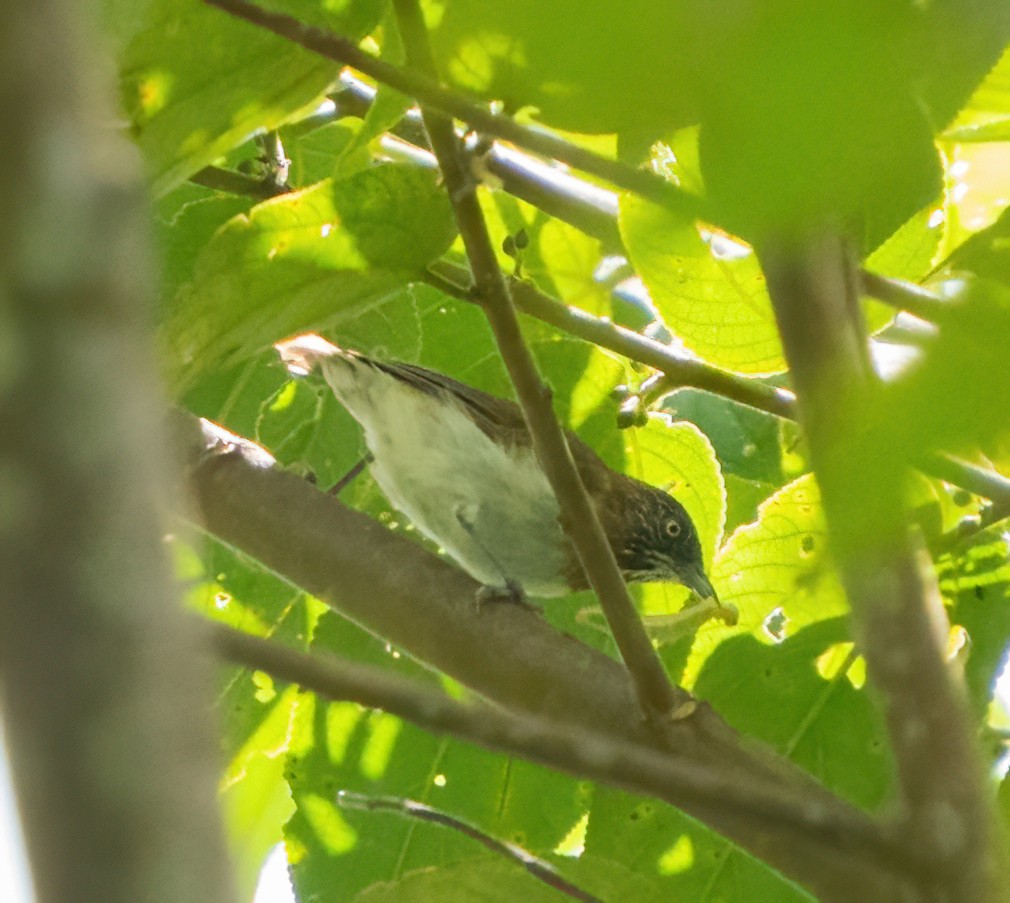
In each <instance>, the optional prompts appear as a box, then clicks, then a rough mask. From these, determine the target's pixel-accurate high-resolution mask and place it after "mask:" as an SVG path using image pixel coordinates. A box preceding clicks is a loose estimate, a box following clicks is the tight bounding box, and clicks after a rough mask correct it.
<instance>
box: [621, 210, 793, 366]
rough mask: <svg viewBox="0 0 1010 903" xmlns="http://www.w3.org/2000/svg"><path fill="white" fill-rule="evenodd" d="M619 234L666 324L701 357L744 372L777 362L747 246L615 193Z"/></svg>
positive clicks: (759, 278) (757, 270)
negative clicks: (617, 201)
mask: <svg viewBox="0 0 1010 903" xmlns="http://www.w3.org/2000/svg"><path fill="white" fill-rule="evenodd" d="M620 203H621V208H620V227H621V237H622V239H623V240H624V245H625V248H627V251H628V256H629V258H630V260H631V262H632V264H633V265H634V267H635V270H636V271H637V273H638V275H639V276H641V278H642V281H643V282H644V283H645V286H646V288H647V289H648V290H649V295H650V296H651V298H652V300H653V302H654V303H655V305H656V308H657V310H658V311H659V315H660V317H661V318H662V319H663V322H664V323H665V325H666V327H667V328H668V329H669V330H670V331H671V332H672V333H673V334H674V335H676V336H677V337H678V338H679V339H680V340H681V341H682V342H683V343H684V344H685V345H686V346H687V347H688V348H689V349H690V350H691V351H693V352H694V353H695V354H697V355H698V356H699V357H701V358H702V359H703V360H705V361H707V362H708V363H711V364H715V365H716V366H718V367H724V368H725V369H727V370H733V371H735V372H737V373H745V374H748V375H758V374H770V373H778V372H781V371H783V370H784V369H785V360H784V359H783V357H782V345H781V343H780V341H779V337H778V330H777V329H776V327H775V315H774V313H773V312H772V307H771V300H770V299H769V297H768V291H767V288H766V287H765V280H764V275H763V273H762V272H761V267H760V265H759V264H758V262H757V258H756V257H755V255H754V253H753V251H752V250H751V249H750V248H748V247H746V246H744V245H741V244H738V243H737V242H734V241H732V240H730V239H728V238H726V237H725V236H722V235H718V234H714V233H709V232H706V231H704V230H699V228H698V226H697V225H695V223H694V222H692V221H691V220H689V219H686V218H684V217H683V216H681V215H679V214H677V213H674V212H671V211H669V210H665V209H663V208H661V207H659V206H657V205H656V204H652V203H650V202H649V201H645V200H642V199H641V198H637V197H635V196H633V195H629V194H624V195H622V196H621V202H620Z"/></svg>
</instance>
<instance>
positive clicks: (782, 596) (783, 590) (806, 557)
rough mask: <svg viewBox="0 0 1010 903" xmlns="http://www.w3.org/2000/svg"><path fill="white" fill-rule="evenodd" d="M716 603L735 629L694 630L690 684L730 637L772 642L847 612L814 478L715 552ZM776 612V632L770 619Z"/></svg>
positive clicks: (774, 499)
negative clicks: (734, 616)
mask: <svg viewBox="0 0 1010 903" xmlns="http://www.w3.org/2000/svg"><path fill="white" fill-rule="evenodd" d="M711 578H712V583H713V585H714V586H715V589H716V592H718V594H719V599H720V600H721V601H722V602H723V603H725V604H728V605H733V606H735V607H736V608H737V610H738V611H739V614H740V618H739V622H738V623H737V625H736V626H735V627H721V626H720V627H716V626H714V625H711V626H707V627H705V628H703V629H702V630H701V631H699V633H698V636H697V637H696V639H695V644H694V647H693V649H692V651H691V656H690V659H689V662H688V666H687V669H686V671H685V675H684V682H685V683H686V684H687V685H691V684H692V683H693V681H694V680H695V678H696V676H697V675H698V673H699V670H700V668H701V666H702V663H703V661H704V660H705V659H706V658H707V657H708V656H709V655H711V654H713V652H714V651H716V650H717V649H718V648H719V644H720V643H725V642H726V641H727V639H728V638H729V637H731V636H735V635H738V634H749V635H751V636H752V637H754V638H755V639H757V640H759V641H762V642H765V643H771V642H773V641H774V639H775V637H776V636H778V635H781V634H783V633H785V634H789V633H793V632H795V631H796V630H799V629H800V628H802V627H804V626H806V625H809V624H813V623H816V622H818V621H822V620H825V619H828V618H832V617H837V616H839V615H842V614H845V613H846V612H847V611H848V605H847V602H846V599H845V593H844V591H843V589H842V586H841V584H840V583H839V581H838V576H837V574H836V572H835V570H834V566H833V564H832V562H831V557H830V555H829V553H828V535H827V527H826V525H825V523H824V514H823V511H822V509H821V505H820V493H819V491H818V489H817V484H816V483H815V482H814V478H813V476H812V475H809V474H808V475H806V476H803V477H800V478H799V479H798V480H795V481H793V482H792V483H790V484H789V485H787V486H785V487H784V488H783V489H781V490H779V491H778V492H776V493H775V494H774V495H773V496H771V497H770V498H768V499H767V500H766V501H764V502H763V503H762V504H761V505H760V507H759V508H758V517H757V520H756V521H755V522H754V523H752V524H747V525H745V526H742V527H739V528H737V530H736V532H735V533H734V534H733V535H732V536H731V537H730V538H729V540H728V541H727V542H726V544H725V545H724V546H723V547H722V549H721V550H720V551H719V554H718V556H717V557H716V561H715V565H714V566H713V568H712V573H711ZM777 609H780V610H781V616H782V617H783V618H784V619H785V621H784V626H783V627H782V628H781V629H779V630H776V631H775V633H774V635H773V633H772V632H769V630H767V629H766V626H765V625H766V622H767V621H768V618H769V617H770V616H771V615H772V614H773V613H776V610H777Z"/></svg>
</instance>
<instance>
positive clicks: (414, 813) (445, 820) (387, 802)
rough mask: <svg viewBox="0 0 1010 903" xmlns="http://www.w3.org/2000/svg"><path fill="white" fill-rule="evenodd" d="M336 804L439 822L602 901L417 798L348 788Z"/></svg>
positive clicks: (556, 883)
mask: <svg viewBox="0 0 1010 903" xmlns="http://www.w3.org/2000/svg"><path fill="white" fill-rule="evenodd" d="M337 803H338V805H339V806H340V807H341V808H343V809H357V810H359V811H363V812H392V813H394V814H396V815H400V816H404V817H406V818H416V819H418V820H419V821H426V822H430V823H431V824H435V825H441V826H442V827H443V828H449V829H451V830H453V831H458V832H459V833H460V834H463V835H465V836H467V837H469V838H470V839H471V840H476V841H477V843H479V844H481V845H482V846H484V847H486V848H487V849H489V850H490V851H491V852H492V853H496V854H498V855H499V856H503V857H505V858H506V859H510V860H512V861H513V862H515V863H517V864H518V865H521V866H522V867H523V868H524V869H526V871H527V872H529V873H530V875H532V876H533V877H534V878H536V880H537V881H541V882H543V883H544V884H546V885H547V886H548V887H552V888H554V890H556V891H559V892H560V893H562V894H564V895H565V896H568V897H571V898H572V899H574V900H581V901H583V903H603V901H602V900H601V899H600V898H599V897H594V896H593V895H592V894H590V893H588V892H586V891H584V890H583V889H582V888H581V887H578V886H577V885H575V884H572V883H571V882H570V881H568V880H566V879H565V878H564V877H562V876H561V875H560V874H559V873H558V870H557V869H555V868H554V866H552V865H551V864H550V863H549V862H547V861H545V860H543V859H538V858H537V857H536V856H534V855H533V854H532V853H530V852H529V851H528V850H524V849H523V848H522V847H520V846H517V845H516V844H514V843H509V842H508V841H503V840H498V838H496V837H492V836H491V835H490V834H488V833H486V832H484V831H481V830H480V828H476V827H474V826H473V825H471V824H469V823H468V822H465V821H463V819H461V818H456V816H454V815H450V814H449V813H448V812H443V811H442V810H441V809H436V808H434V806H428V805H426V804H425V803H419V802H418V801H417V800H407V799H401V798H400V797H395V796H367V795H365V794H363V793H353V792H352V791H350V790H341V791H340V792H338V793H337Z"/></svg>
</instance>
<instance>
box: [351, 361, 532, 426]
mask: <svg viewBox="0 0 1010 903" xmlns="http://www.w3.org/2000/svg"><path fill="white" fill-rule="evenodd" d="M367 360H368V362H369V363H370V364H371V365H372V366H373V367H375V368H377V369H378V370H381V371H382V372H383V373H388V374H389V375H390V376H394V377H396V378H397V379H399V380H402V381H403V382H405V383H407V385H409V386H412V387H414V388H415V389H417V390H418V391H421V392H426V393H428V394H430V395H449V396H451V397H453V398H454V399H455V400H456V401H457V402H458V403H459V404H460V407H462V409H463V410H464V411H465V412H466V413H467V415H468V416H469V417H470V419H471V420H473V422H474V423H475V424H477V426H478V427H480V429H481V431H482V432H484V433H485V434H486V435H488V436H490V437H491V438H493V439H498V440H502V439H506V440H507V441H508V442H509V443H510V444H514V445H529V444H530V441H531V440H530V435H529V432H528V430H527V429H526V422H525V421H524V420H523V415H522V411H520V410H519V407H518V405H516V403H515V402H513V401H506V400H505V399H504V398H498V397H496V396H494V395H490V394H488V393H487V392H482V391H481V390H480V389H475V388H473V386H468V385H466V383H461V382H459V381H458V380H455V379H453V378H452V377H451V376H446V375H445V374H444V373H438V372H437V371H435V370H429V369H427V368H426V367H419V366H417V365H416V364H404V363H400V362H389V361H377V360H374V359H372V358H367Z"/></svg>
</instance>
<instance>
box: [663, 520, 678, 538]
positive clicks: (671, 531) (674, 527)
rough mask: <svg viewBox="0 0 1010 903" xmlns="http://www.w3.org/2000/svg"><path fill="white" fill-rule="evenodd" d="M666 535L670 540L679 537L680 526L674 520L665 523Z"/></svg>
mask: <svg viewBox="0 0 1010 903" xmlns="http://www.w3.org/2000/svg"><path fill="white" fill-rule="evenodd" d="M666 535H667V536H669V537H670V539H676V538H677V537H678V536H680V524H679V523H677V521H675V520H668V521H667V522H666Z"/></svg>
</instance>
